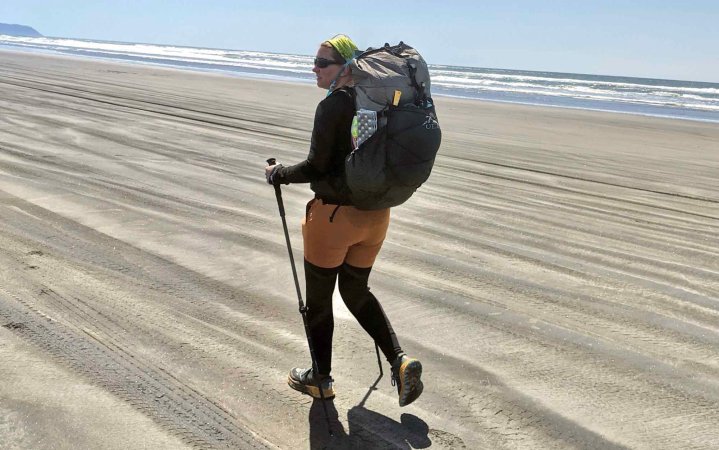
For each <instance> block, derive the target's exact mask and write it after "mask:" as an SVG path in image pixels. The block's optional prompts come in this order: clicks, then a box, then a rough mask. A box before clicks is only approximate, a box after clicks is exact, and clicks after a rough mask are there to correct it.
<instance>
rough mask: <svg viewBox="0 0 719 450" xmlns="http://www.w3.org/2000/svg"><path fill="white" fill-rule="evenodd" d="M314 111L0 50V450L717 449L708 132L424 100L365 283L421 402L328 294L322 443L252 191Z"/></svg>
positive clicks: (265, 92)
mask: <svg viewBox="0 0 719 450" xmlns="http://www.w3.org/2000/svg"><path fill="white" fill-rule="evenodd" d="M323 96H324V92H323V91H322V90H320V89H317V88H316V87H313V86H311V85H303V84H290V83H283V82H274V81H263V80H249V79H240V78H233V77H228V76H223V75H219V74H218V75H213V74H203V73H195V72H189V71H185V72H183V71H178V70H172V69H163V68H152V67H149V66H142V65H129V64H118V63H110V62H99V61H91V60H84V59H73V58H68V57H57V56H48V55H39V54H29V53H18V52H11V51H5V50H3V51H0V111H2V113H1V114H0V361H1V363H0V380H2V381H1V382H0V448H2V449H50V448H53V449H78V448H87V449H125V448H133V449H135V448H137V449H139V448H147V449H159V448H167V449H177V448H281V449H298V448H313V449H314V448H363V449H364V448H400V449H409V448H438V449H444V448H454V449H460V448H466V449H485V448H486V449H545V448H552V449H565V448H602V449H604V448H610V449H611V448H632V449H652V450H656V449H716V448H719V428H718V427H717V424H719V239H718V238H717V236H719V151H718V149H719V145H718V144H719V126H717V124H716V123H714V124H712V123H703V122H693V121H684V120H669V119H661V118H652V117H642V116H635V115H628V114H611V113H600V112H591V111H582V110H569V109H559V108H541V107H533V106H522V105H510V104H498V103H488V102H480V101H470V100H460V99H449V98H436V99H435V100H436V104H437V110H438V115H439V119H440V123H441V126H442V128H443V133H444V135H443V145H442V148H441V150H440V155H439V157H438V159H437V162H436V165H435V169H434V172H433V174H432V176H431V178H430V180H429V181H428V182H427V183H426V184H425V185H424V186H423V187H422V188H420V190H419V191H418V192H417V194H415V196H414V197H413V198H412V199H411V200H410V201H409V202H408V203H407V204H405V205H403V206H401V207H398V208H395V209H394V210H393V211H392V223H391V225H390V231H389V235H388V238H387V241H386V242H385V245H384V247H383V250H382V252H381V253H380V257H379V259H378V261H377V264H376V265H375V268H374V271H373V275H372V278H371V279H370V285H371V287H372V291H373V292H374V293H375V295H376V296H377V297H378V298H379V299H380V301H381V302H382V304H383V306H384V308H385V311H386V312H387V315H388V316H389V318H390V319H391V321H392V324H393V326H394V329H395V330H396V331H397V333H398V336H399V338H400V342H401V343H402V345H403V347H404V348H405V350H406V351H407V352H408V353H410V354H411V355H413V356H415V357H417V358H419V359H421V361H422V363H423V365H424V375H423V380H424V383H425V392H424V394H423V395H422V397H421V398H420V399H419V400H418V401H417V402H415V403H414V404H412V405H410V406H409V407H406V408H399V406H398V404H397V395H396V390H395V388H394V387H393V386H391V385H390V377H389V366H388V364H387V363H386V362H384V361H383V364H384V375H383V376H382V377H381V379H379V380H378V377H379V375H380V374H379V368H378V365H377V355H376V354H375V349H374V345H373V342H371V340H370V339H369V338H368V336H367V335H366V334H365V333H364V331H363V330H362V329H361V328H360V327H359V325H357V323H356V322H355V321H354V320H353V318H352V317H351V315H350V314H349V313H348V311H347V309H346V308H345V307H344V305H343V304H342V301H341V299H340V298H339V297H336V299H335V307H334V308H335V336H334V343H335V345H334V359H333V368H334V373H333V376H334V378H335V389H336V390H337V398H336V399H335V400H334V401H332V402H329V405H328V406H329V409H330V413H331V416H332V417H331V419H332V424H333V425H332V426H333V429H334V430H335V436H334V437H329V436H328V435H327V432H326V423H325V422H324V415H323V412H322V408H321V405H320V404H319V403H318V402H314V403H313V402H312V400H311V399H310V398H309V397H307V396H303V395H301V394H300V393H298V392H295V391H292V390H291V389H290V388H289V387H288V386H287V384H286V377H287V372H288V371H289V369H290V368H291V367H294V366H306V365H308V364H309V354H308V351H307V344H306V340H305V335H304V329H303V327H302V322H301V318H300V315H299V314H298V312H297V298H296V295H295V291H294V285H293V281H292V273H291V270H290V265H289V260H288V257H287V249H286V247H285V242H284V238H283V231H282V225H281V222H280V218H279V216H278V211H277V204H276V201H275V196H274V192H273V190H272V188H271V187H269V186H268V185H267V184H266V183H265V181H264V166H265V163H264V161H265V160H266V159H267V158H269V157H276V158H277V159H278V160H279V161H280V162H282V163H285V164H293V163H296V162H299V161H301V160H302V159H304V158H305V156H306V154H307V150H308V148H309V138H310V132H311V127H312V118H313V114H314V111H315V107H316V104H317V102H318V101H319V100H321V99H322V98H323ZM283 196H284V202H285V206H286V208H287V215H288V222H289V225H290V235H291V238H292V243H293V247H294V254H295V258H296V259H297V260H298V261H301V258H302V241H301V235H300V227H299V222H300V219H301V216H302V214H303V213H304V205H305V203H306V202H307V201H308V200H309V199H310V197H311V192H310V190H309V187H308V186H307V185H291V186H285V187H283ZM298 270H299V271H300V276H302V267H301V264H300V265H299V267H298Z"/></svg>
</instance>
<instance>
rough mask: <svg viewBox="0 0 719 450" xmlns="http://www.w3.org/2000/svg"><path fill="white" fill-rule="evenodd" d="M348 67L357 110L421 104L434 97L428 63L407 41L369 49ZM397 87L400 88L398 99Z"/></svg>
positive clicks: (375, 109)
mask: <svg viewBox="0 0 719 450" xmlns="http://www.w3.org/2000/svg"><path fill="white" fill-rule="evenodd" d="M349 67H350V70H351V71H352V81H353V82H354V86H353V87H354V90H355V93H356V97H355V104H356V107H357V109H358V110H360V109H366V110H370V111H382V110H384V109H386V108H387V107H388V106H390V105H393V104H395V103H397V104H396V105H395V106H402V105H406V104H412V103H413V104H420V103H422V102H424V101H425V100H426V99H427V98H430V97H431V95H430V81H429V70H428V69H427V63H426V62H425V61H424V59H423V58H422V56H421V55H420V54H419V53H418V52H417V50H415V49H414V48H412V47H410V46H409V45H407V44H405V43H404V42H400V43H399V44H397V45H394V46H390V45H389V44H385V45H384V46H383V47H380V48H377V49H372V48H370V49H367V50H366V51H365V52H363V53H361V54H360V55H359V56H356V57H355V58H354V59H353V60H351V61H350V63H349ZM396 91H399V92H401V94H399V99H398V100H399V101H398V102H395V100H397V94H396Z"/></svg>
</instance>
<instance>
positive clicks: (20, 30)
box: [0, 23, 42, 37]
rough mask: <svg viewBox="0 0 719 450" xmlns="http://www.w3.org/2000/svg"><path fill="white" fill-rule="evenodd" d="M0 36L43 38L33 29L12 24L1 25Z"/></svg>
mask: <svg viewBox="0 0 719 450" xmlns="http://www.w3.org/2000/svg"><path fill="white" fill-rule="evenodd" d="M0 34H5V35H8V36H23V37H42V34H40V33H38V31H37V30H36V29H35V28H33V27H28V26H26V25H15V24H11V23H0Z"/></svg>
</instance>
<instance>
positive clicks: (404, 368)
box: [392, 355, 424, 406]
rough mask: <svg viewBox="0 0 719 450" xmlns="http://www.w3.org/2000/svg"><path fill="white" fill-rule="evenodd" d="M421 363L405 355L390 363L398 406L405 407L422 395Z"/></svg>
mask: <svg viewBox="0 0 719 450" xmlns="http://www.w3.org/2000/svg"><path fill="white" fill-rule="evenodd" d="M421 376H422V363H421V362H419V360H417V359H414V358H410V357H409V356H407V355H401V356H399V357H397V359H395V360H394V362H393V363H392V386H395V385H396V386H397V392H398V393H399V406H407V405H409V404H410V403H412V402H413V401H415V400H417V398H418V397H419V396H420V395H421V394H422V390H423V389H424V385H423V384H422V380H420V377H421Z"/></svg>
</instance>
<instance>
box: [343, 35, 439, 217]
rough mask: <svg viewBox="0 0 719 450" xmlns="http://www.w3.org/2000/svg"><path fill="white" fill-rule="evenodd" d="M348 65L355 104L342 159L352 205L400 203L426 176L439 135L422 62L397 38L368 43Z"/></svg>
mask: <svg viewBox="0 0 719 450" xmlns="http://www.w3.org/2000/svg"><path fill="white" fill-rule="evenodd" d="M349 66H350V69H351V71H352V80H353V82H354V86H353V90H354V97H355V108H356V115H355V118H354V121H353V124H352V137H353V141H354V142H353V143H354V150H353V151H352V152H351V153H350V154H349V155H348V156H347V158H346V160H345V175H346V181H347V187H348V188H349V191H350V192H349V197H350V199H351V200H352V202H353V204H354V205H355V206H356V207H357V208H358V209H365V210H372V209H383V208H389V207H392V206H397V205H400V204H402V203H404V202H405V201H407V199H409V198H410V197H411V196H412V194H414V192H415V191H416V190H417V188H419V186H420V185H421V184H422V183H424V182H425V181H426V180H427V178H429V174H430V172H431V170H432V166H433V165H434V158H435V156H436V155H437V151H438V150H439V145H440V142H441V139H442V132H441V130H440V128H439V123H438V122H437V115H436V112H435V108H434V104H433V102H432V98H431V95H430V81H429V71H428V69H427V63H425V61H424V59H423V58H422V56H420V54H419V53H418V52H417V51H416V50H415V49H413V48H412V47H410V46H408V45H406V44H404V43H403V42H400V43H399V44H398V45H395V46H390V45H389V44H385V46H384V47H381V48H377V49H369V50H367V51H365V52H363V53H361V54H359V55H358V56H356V57H355V58H354V59H353V60H352V61H351V62H350V65H349Z"/></svg>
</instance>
